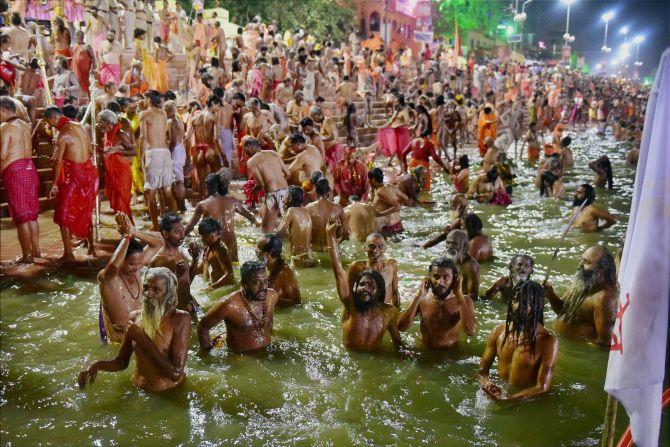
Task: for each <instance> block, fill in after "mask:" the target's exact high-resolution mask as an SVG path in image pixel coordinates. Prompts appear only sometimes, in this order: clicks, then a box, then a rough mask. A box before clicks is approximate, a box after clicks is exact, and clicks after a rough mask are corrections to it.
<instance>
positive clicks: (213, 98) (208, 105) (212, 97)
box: [207, 95, 223, 108]
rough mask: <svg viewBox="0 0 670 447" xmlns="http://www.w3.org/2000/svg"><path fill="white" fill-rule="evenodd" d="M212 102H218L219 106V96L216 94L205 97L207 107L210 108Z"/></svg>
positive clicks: (220, 103)
mask: <svg viewBox="0 0 670 447" xmlns="http://www.w3.org/2000/svg"><path fill="white" fill-rule="evenodd" d="M214 104H218V105H220V106H222V105H223V103H222V102H221V98H219V97H218V96H216V95H210V96H209V98H207V107H210V108H211V107H212V106H213V105H214Z"/></svg>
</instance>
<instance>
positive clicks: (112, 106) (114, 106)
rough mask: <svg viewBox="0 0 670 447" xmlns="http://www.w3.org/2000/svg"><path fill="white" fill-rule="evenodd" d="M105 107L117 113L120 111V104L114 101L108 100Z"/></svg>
mask: <svg viewBox="0 0 670 447" xmlns="http://www.w3.org/2000/svg"><path fill="white" fill-rule="evenodd" d="M105 109H107V110H109V111H111V112H113V113H115V114H117V115H118V114H119V113H121V104H119V103H118V102H116V101H109V102H108V103H107V105H106V106H105Z"/></svg>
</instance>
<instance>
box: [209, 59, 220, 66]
mask: <svg viewBox="0 0 670 447" xmlns="http://www.w3.org/2000/svg"><path fill="white" fill-rule="evenodd" d="M209 63H210V64H211V65H212V67H218V66H219V58H218V57H213V58H211V59H210V61H209Z"/></svg>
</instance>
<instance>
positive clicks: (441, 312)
mask: <svg viewBox="0 0 670 447" xmlns="http://www.w3.org/2000/svg"><path fill="white" fill-rule="evenodd" d="M462 285H463V277H462V276H459V275H458V268H457V267H456V264H455V263H454V262H453V261H452V260H451V259H448V258H445V257H442V258H438V259H436V260H434V261H433V262H431V263H430V266H429V267H428V278H427V279H426V280H424V281H423V284H422V286H421V290H420V291H419V293H417V294H416V296H415V297H414V300H413V301H412V303H411V304H410V305H409V307H408V308H407V309H406V310H405V311H404V312H403V313H402V314H400V317H399V318H398V329H399V330H400V331H403V332H405V331H406V330H407V329H409V327H410V326H411V325H412V322H413V321H414V318H415V317H416V315H417V314H420V315H421V341H422V342H423V344H424V346H425V347H427V348H431V349H449V348H453V347H455V346H456V345H457V344H458V338H459V335H460V332H461V329H462V330H463V332H465V334H466V335H468V336H473V335H475V333H476V332H477V320H476V318H475V305H474V303H473V302H472V299H471V298H470V297H469V296H468V295H463V289H462Z"/></svg>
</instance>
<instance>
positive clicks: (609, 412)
mask: <svg viewBox="0 0 670 447" xmlns="http://www.w3.org/2000/svg"><path fill="white" fill-rule="evenodd" d="M618 404H619V402H618V401H617V400H616V399H615V398H614V397H613V396H612V395H611V394H609V393H607V404H606V405H605V423H604V424H603V436H602V438H601V440H600V447H612V445H613V444H614V430H615V429H616V410H617V407H618Z"/></svg>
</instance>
